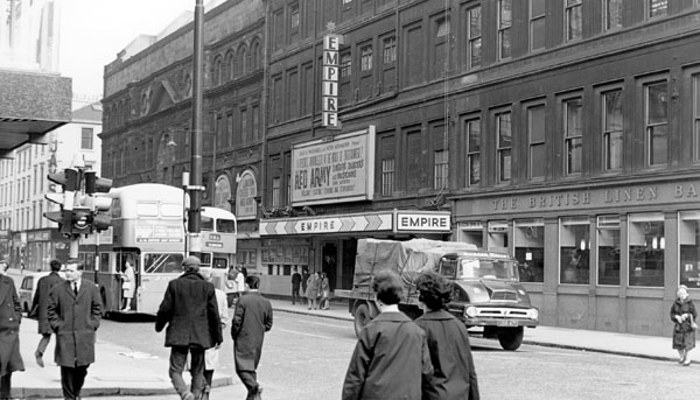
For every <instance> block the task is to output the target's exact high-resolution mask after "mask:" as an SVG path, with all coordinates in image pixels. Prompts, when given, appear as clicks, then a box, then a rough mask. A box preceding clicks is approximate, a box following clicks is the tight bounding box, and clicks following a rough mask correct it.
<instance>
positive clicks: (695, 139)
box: [693, 74, 700, 163]
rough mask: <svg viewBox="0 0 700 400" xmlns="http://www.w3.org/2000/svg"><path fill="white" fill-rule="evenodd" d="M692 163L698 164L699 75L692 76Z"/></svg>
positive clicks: (699, 133) (699, 132)
mask: <svg viewBox="0 0 700 400" xmlns="http://www.w3.org/2000/svg"><path fill="white" fill-rule="evenodd" d="M693 161H694V162H696V163H697V162H700V74H696V75H693Z"/></svg>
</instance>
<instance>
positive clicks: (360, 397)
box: [342, 270, 433, 400]
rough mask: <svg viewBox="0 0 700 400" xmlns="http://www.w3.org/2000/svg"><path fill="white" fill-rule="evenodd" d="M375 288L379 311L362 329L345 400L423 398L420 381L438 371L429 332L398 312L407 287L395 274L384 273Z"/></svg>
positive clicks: (385, 271)
mask: <svg viewBox="0 0 700 400" xmlns="http://www.w3.org/2000/svg"><path fill="white" fill-rule="evenodd" d="M372 289H373V290H374V292H375V293H376V294H377V304H378V305H379V310H380V313H379V315H377V316H376V317H375V318H374V319H373V320H372V321H370V322H369V323H368V324H367V325H366V326H365V327H364V329H362V331H360V334H359V336H358V339H357V345H356V346H355V351H354V352H353V354H352V358H351V359H350V365H348V371H347V373H346V375H345V382H344V383H343V393H342V400H386V399H401V400H421V382H422V381H424V380H426V379H428V378H429V377H430V376H431V375H432V373H433V368H432V367H431V366H430V355H429V354H428V347H427V346H426V341H425V333H424V332H423V331H422V330H421V329H420V328H419V327H418V326H417V325H416V324H415V323H414V322H413V321H411V319H410V318H408V317H407V316H406V315H404V314H403V313H401V312H400V311H399V306H398V303H399V300H400V299H401V292H402V286H401V281H400V280H399V277H398V275H397V274H396V273H395V272H393V271H390V270H382V271H379V272H378V273H377V274H376V275H375V277H374V281H373V283H372Z"/></svg>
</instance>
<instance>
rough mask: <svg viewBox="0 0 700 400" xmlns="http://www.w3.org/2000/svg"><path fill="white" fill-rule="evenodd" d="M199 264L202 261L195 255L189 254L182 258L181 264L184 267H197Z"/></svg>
mask: <svg viewBox="0 0 700 400" xmlns="http://www.w3.org/2000/svg"><path fill="white" fill-rule="evenodd" d="M200 264H202V261H201V260H200V259H199V258H197V257H195V256H189V257H187V258H185V259H184V260H182V265H183V266H184V267H187V266H190V265H191V266H197V267H199V266H200Z"/></svg>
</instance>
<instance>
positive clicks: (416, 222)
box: [396, 212, 451, 232]
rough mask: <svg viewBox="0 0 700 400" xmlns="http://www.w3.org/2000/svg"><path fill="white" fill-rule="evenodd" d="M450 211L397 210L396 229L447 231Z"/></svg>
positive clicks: (448, 229)
mask: <svg viewBox="0 0 700 400" xmlns="http://www.w3.org/2000/svg"><path fill="white" fill-rule="evenodd" d="M450 229H451V227H450V213H443V214H441V213H436V212H433V213H421V212H397V213H396V230H397V231H421V232H425V231H428V232H449V231H450Z"/></svg>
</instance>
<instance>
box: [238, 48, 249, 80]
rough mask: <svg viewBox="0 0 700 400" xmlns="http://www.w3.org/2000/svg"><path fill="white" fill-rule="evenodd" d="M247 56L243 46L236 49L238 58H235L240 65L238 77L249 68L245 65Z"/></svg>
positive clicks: (246, 50)
mask: <svg viewBox="0 0 700 400" xmlns="http://www.w3.org/2000/svg"><path fill="white" fill-rule="evenodd" d="M247 55H248V49H247V48H246V47H245V45H244V44H242V45H241V47H239V48H238V56H237V57H236V58H237V59H238V62H239V65H240V70H239V75H243V74H245V73H246V71H247V70H248V69H249V66H248V65H247V59H246V56H247Z"/></svg>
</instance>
